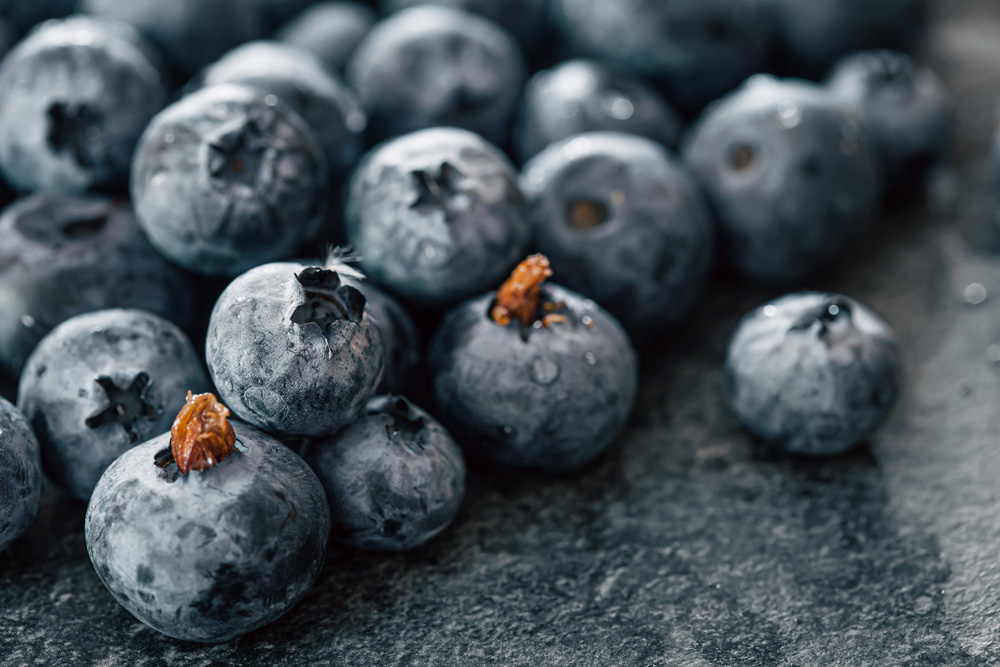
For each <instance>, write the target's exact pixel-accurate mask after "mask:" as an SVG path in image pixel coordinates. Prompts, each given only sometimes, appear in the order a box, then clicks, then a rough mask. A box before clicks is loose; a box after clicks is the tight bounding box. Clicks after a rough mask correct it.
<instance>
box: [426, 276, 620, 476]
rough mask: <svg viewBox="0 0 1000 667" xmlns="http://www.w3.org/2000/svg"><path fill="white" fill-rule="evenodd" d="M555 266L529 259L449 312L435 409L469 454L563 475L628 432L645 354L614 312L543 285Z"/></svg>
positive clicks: (436, 361)
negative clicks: (639, 356) (496, 286)
mask: <svg viewBox="0 0 1000 667" xmlns="http://www.w3.org/2000/svg"><path fill="white" fill-rule="evenodd" d="M547 266H548V264H547V262H545V261H544V258H539V257H532V258H529V259H528V260H527V261H526V262H524V263H522V264H521V265H520V266H519V267H518V268H517V269H516V270H515V272H514V274H513V276H512V278H511V280H509V281H508V282H507V283H505V284H504V286H503V287H501V289H500V290H499V292H495V293H489V294H485V295H483V296H481V297H479V298H476V299H472V300H470V301H467V302H465V303H464V304H462V305H460V306H458V307H457V308H455V309H454V310H452V311H451V312H450V313H448V315H447V316H446V317H445V319H444V322H443V324H442V325H441V328H440V330H439V331H438V333H437V335H436V336H435V338H434V341H433V343H432V345H431V352H430V368H431V376H432V379H433V384H434V399H435V404H436V406H437V411H438V412H437V414H438V415H439V416H440V417H441V419H442V421H443V422H444V423H445V425H447V426H448V428H449V429H450V430H451V432H452V433H454V434H455V436H456V438H457V439H458V441H459V442H460V443H461V444H462V446H463V447H465V450H466V453H467V454H469V455H470V456H472V457H474V458H478V459H484V460H486V461H492V462H496V463H500V464H503V465H506V466H512V467H515V468H528V469H536V470H541V471H546V472H562V471H565V470H569V469H572V468H576V467H578V466H581V465H583V464H585V463H587V462H588V461H590V460H592V459H594V458H595V457H597V456H598V455H599V454H600V453H601V452H603V451H604V450H605V449H606V448H607V447H608V446H609V445H610V444H611V443H612V442H613V441H614V439H615V437H616V436H617V435H618V433H619V432H620V431H621V430H622V428H623V427H624V425H625V422H626V420H627V419H628V416H629V414H630V413H631V411H632V406H633V403H634V401H635V396H636V385H637V361H636V355H635V351H634V350H633V348H632V344H631V342H630V341H629V338H628V336H627V335H626V333H625V331H624V330H623V329H622V328H621V325H620V324H619V323H618V321H617V320H615V318H614V317H613V316H612V315H610V314H608V313H607V312H606V311H604V310H603V309H601V308H600V307H599V306H597V305H596V304H594V302H593V301H589V300H587V299H585V298H583V297H582V296H580V295H578V294H576V293H574V292H571V291H569V290H567V289H565V288H562V287H559V286H557V285H541V284H540V281H541V280H543V279H544V278H545V277H547V276H548V275H551V271H548V270H547ZM532 295H533V296H532ZM522 299H523V301H522ZM514 303H522V304H524V305H526V306H527V308H524V309H518V308H515V307H514V306H513V305H510V304H514ZM504 304H508V305H509V307H508V305H504ZM545 313H547V314H545ZM499 322H506V324H500V323H499Z"/></svg>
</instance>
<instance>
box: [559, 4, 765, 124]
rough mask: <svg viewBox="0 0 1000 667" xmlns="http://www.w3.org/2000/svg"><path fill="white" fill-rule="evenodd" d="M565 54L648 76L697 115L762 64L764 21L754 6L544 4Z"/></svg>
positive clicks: (672, 97)
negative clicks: (598, 60)
mask: <svg viewBox="0 0 1000 667" xmlns="http://www.w3.org/2000/svg"><path fill="white" fill-rule="evenodd" d="M550 10H551V13H552V16H553V22H554V25H555V26H556V27H557V29H558V30H559V31H560V32H561V33H562V35H563V38H564V39H565V41H566V42H567V43H568V48H569V50H570V51H571V52H572V53H574V54H576V55H582V56H590V57H594V58H598V59H601V60H606V61H608V62H612V63H616V64H617V65H619V66H620V67H622V68H623V69H625V70H628V71H632V72H635V73H637V74H642V75H646V76H651V77H654V78H655V79H657V80H659V81H660V82H661V83H662V84H663V86H664V87H665V88H666V90H667V93H668V99H669V100H670V101H671V102H673V103H675V104H677V105H678V106H680V107H681V108H683V109H685V110H687V111H697V110H698V109H700V108H701V107H703V106H704V105H705V104H707V103H708V102H710V101H712V100H713V99H715V98H716V97H718V96H719V95H722V94H723V93H726V92H727V91H729V90H731V89H732V88H734V87H735V86H736V85H737V84H739V83H740V82H741V81H743V80H744V79H745V78H747V77H748V76H750V75H751V74H753V73H754V72H759V71H761V69H762V68H763V67H764V66H765V65H766V63H767V58H768V56H769V52H770V43H771V36H772V35H771V23H770V22H769V21H768V18H767V16H766V15H765V13H764V12H763V11H761V9H760V8H759V6H758V3H757V2H756V0H670V1H669V2H665V1H664V0H639V1H637V2H622V1H621V0H552V2H551V4H550Z"/></svg>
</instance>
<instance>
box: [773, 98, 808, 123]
mask: <svg viewBox="0 0 1000 667" xmlns="http://www.w3.org/2000/svg"><path fill="white" fill-rule="evenodd" d="M801 123H802V111H801V110H800V109H799V105H798V104H796V103H795V102H794V101H793V100H781V101H780V102H778V124H779V125H780V126H781V127H783V128H785V129H786V130H791V129H792V128H795V127H798V126H799V125H800V124H801Z"/></svg>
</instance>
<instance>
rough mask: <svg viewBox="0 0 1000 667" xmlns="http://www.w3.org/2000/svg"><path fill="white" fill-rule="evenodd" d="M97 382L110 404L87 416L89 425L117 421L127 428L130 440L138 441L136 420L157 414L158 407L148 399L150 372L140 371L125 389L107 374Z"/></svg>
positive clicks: (93, 426)
mask: <svg viewBox="0 0 1000 667" xmlns="http://www.w3.org/2000/svg"><path fill="white" fill-rule="evenodd" d="M96 382H97V384H98V385H100V387H101V388H102V389H103V390H104V393H105V394H106V395H107V397H108V406H107V407H106V408H104V409H103V410H101V411H100V412H96V413H94V414H93V415H91V416H90V417H87V421H86V424H87V426H88V427H89V428H92V429H96V428H100V427H101V426H104V425H105V424H113V423H117V424H119V425H120V426H121V427H122V428H123V429H125V433H126V434H127V435H128V438H129V441H130V442H137V441H138V440H139V432H138V431H136V430H135V422H136V421H137V420H138V419H142V418H147V419H149V418H153V417H155V416H156V408H155V407H153V406H152V405H150V404H149V403H148V402H147V399H146V393H147V392H148V390H149V385H151V384H152V382H153V381H152V379H151V378H150V377H149V374H148V373H139V374H138V375H136V376H135V378H134V379H133V380H132V382H131V384H129V386H128V387H126V388H124V389H122V388H121V387H119V386H118V385H117V384H115V382H114V380H112V379H111V378H109V377H107V376H101V377H99V378H97V380H96Z"/></svg>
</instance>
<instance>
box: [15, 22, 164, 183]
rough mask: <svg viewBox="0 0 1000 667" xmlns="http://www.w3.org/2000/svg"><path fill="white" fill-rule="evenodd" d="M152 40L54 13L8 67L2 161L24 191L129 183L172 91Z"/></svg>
mask: <svg viewBox="0 0 1000 667" xmlns="http://www.w3.org/2000/svg"><path fill="white" fill-rule="evenodd" d="M148 49H149V47H148V45H145V44H143V43H142V38H141V37H140V36H139V34H138V33H137V32H135V31H134V30H132V29H131V28H130V27H128V26H127V25H124V24H119V23H116V22H109V21H104V20H100V19H95V18H90V17H80V16H77V17H73V18H69V19H65V20H58V21H50V22H47V23H45V24H44V25H41V26H39V27H38V28H37V29H36V30H34V31H33V32H32V33H31V34H29V35H28V36H27V37H26V38H25V39H24V40H22V41H21V42H20V43H19V44H18V45H17V46H15V47H14V49H13V50H12V51H11V52H10V53H9V54H8V55H7V57H6V58H4V60H3V65H2V66H0V169H2V171H3V174H4V176H5V178H6V179H7V181H8V182H9V183H10V184H11V186H13V187H14V188H15V189H16V190H20V191H22V192H37V191H43V192H52V193H57V194H77V193H82V192H85V191H87V190H90V189H92V188H105V189H122V188H124V187H125V185H126V182H127V179H128V172H129V165H130V164H131V160H132V151H133V149H134V148H135V144H136V142H137V141H138V139H139V135H141V134H142V131H143V129H144V128H145V127H146V124H147V123H148V122H149V119H150V118H152V117H153V115H154V114H156V113H157V112H158V111H159V110H160V108H161V107H162V106H163V105H164V103H165V102H166V99H167V91H166V88H165V86H164V83H163V77H162V75H161V73H160V71H159V70H158V69H157V67H156V66H155V65H154V63H153V62H152V61H151V60H150V59H149V58H148V57H147V56H146V53H147V50H148Z"/></svg>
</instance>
